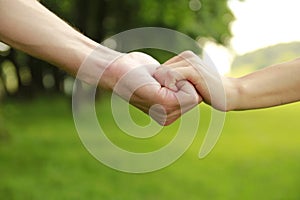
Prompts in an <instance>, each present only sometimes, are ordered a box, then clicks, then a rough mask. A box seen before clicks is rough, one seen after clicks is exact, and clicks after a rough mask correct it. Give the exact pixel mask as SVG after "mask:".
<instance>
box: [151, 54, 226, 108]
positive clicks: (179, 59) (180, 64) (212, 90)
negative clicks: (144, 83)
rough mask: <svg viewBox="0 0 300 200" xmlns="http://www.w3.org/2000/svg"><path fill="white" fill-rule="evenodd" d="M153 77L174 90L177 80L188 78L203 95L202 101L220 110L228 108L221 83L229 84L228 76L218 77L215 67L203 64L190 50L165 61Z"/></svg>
mask: <svg viewBox="0 0 300 200" xmlns="http://www.w3.org/2000/svg"><path fill="white" fill-rule="evenodd" d="M154 77H155V78H156V79H157V80H158V81H159V82H160V84H161V85H163V86H165V87H168V88H170V89H172V90H174V91H176V90H177V84H178V82H179V81H181V80H188V81H190V82H191V83H192V84H193V85H194V87H195V88H196V89H197V91H198V93H199V94H200V95H201V96H202V97H203V100H204V102H206V103H208V104H210V105H212V106H213V107H214V108H216V109H218V110H221V111H226V110H227V109H228V106H227V105H226V91H224V87H223V84H224V85H226V86H227V85H229V84H230V81H229V78H226V77H220V75H219V74H218V72H217V71H216V69H214V68H212V67H210V66H207V65H206V64H204V62H203V61H202V60H201V59H200V58H199V57H198V56H197V55H195V54H194V53H193V52H191V51H185V52H183V53H181V54H179V55H178V56H175V57H173V58H171V59H170V60H168V61H167V62H165V63H164V64H163V67H160V68H158V70H157V71H156V72H155V74H154ZM225 88H227V87H225Z"/></svg>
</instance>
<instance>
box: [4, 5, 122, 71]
mask: <svg viewBox="0 0 300 200" xmlns="http://www.w3.org/2000/svg"><path fill="white" fill-rule="evenodd" d="M0 40H2V41H4V42H5V43H7V44H9V45H11V46H13V47H14V48H17V49H19V50H22V51H24V52H26V53H28V54H30V55H33V56H35V57H37V58H40V59H42V60H45V61H47V62H50V63H52V64H54V65H55V66H58V67H60V68H62V69H64V70H66V71H68V72H69V73H71V74H73V75H75V74H76V72H77V71H78V69H79V67H80V65H81V63H82V62H83V60H84V59H85V58H86V56H88V55H89V54H90V53H91V52H92V51H93V50H94V49H95V48H96V47H98V48H100V47H101V46H100V47H99V44H98V43H96V42H94V41H92V40H91V39H89V38H88V37H86V36H84V35H82V34H80V33H79V32H78V31H76V30H74V29H73V28H72V27H71V26H69V25H68V24H67V23H65V22H64V21H63V20H61V19H60V18H59V17H57V16H56V15H55V14H53V13H52V12H50V11H49V10H48V9H46V8H45V7H44V6H43V5H41V4H40V3H39V2H38V1H36V0H0ZM101 50H102V54H101V53H100V54H99V56H101V55H102V57H101V59H99V65H100V67H105V66H106V65H108V64H109V62H111V60H113V59H115V58H116V57H118V56H120V53H118V52H115V51H113V50H110V49H108V48H105V47H102V49H101Z"/></svg>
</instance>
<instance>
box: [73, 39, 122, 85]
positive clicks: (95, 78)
mask: <svg viewBox="0 0 300 200" xmlns="http://www.w3.org/2000/svg"><path fill="white" fill-rule="evenodd" d="M87 39H88V38H87ZM88 40H89V39H88ZM75 46H76V45H75ZM80 46H81V48H78V47H77V49H78V50H79V54H80V56H79V62H78V63H77V66H76V68H77V70H76V72H79V73H78V75H77V77H78V78H79V79H80V80H83V81H85V82H87V83H89V84H92V85H96V84H97V85H99V86H100V87H102V88H104V89H109V90H110V89H112V88H113V85H114V84H115V82H117V75H116V73H114V72H110V71H111V70H109V68H110V66H111V65H112V63H114V62H115V61H116V60H117V59H118V58H119V57H120V56H122V55H124V54H123V53H120V52H117V51H114V50H112V49H109V48H107V47H105V46H102V45H100V44H98V43H95V42H93V41H83V42H81V45H80Z"/></svg>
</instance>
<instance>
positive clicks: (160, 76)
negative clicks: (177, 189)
mask: <svg viewBox="0 0 300 200" xmlns="http://www.w3.org/2000/svg"><path fill="white" fill-rule="evenodd" d="M153 77H154V78H155V79H156V80H157V81H158V82H159V83H160V84H161V85H162V86H165V87H167V88H169V89H170V90H173V91H175V92H176V91H178V88H177V86H176V82H177V79H178V77H179V74H176V72H174V71H172V69H171V68H169V67H159V68H158V69H157V70H156V72H155V73H154V75H153Z"/></svg>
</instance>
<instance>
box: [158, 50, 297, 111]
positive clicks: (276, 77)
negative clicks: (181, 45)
mask: <svg viewBox="0 0 300 200" xmlns="http://www.w3.org/2000/svg"><path fill="white" fill-rule="evenodd" d="M166 68H167V69H166ZM299 74H300V59H295V60H292V61H289V62H285V63H280V64H276V65H272V66H269V67H266V68H264V69H262V70H258V71H256V72H253V73H250V74H248V75H245V76H243V77H239V78H231V77H225V76H219V75H216V73H214V71H213V70H212V69H211V68H210V67H209V66H206V65H205V64H204V63H203V62H202V61H201V59H200V58H199V57H198V56H197V55H195V54H194V53H193V52H191V51H185V52H183V53H181V54H180V55H178V56H176V57H174V58H172V59H170V60H169V61H167V62H166V63H164V67H161V68H159V69H158V70H157V71H156V73H155V75H154V76H155V77H156V78H157V79H158V80H159V81H160V83H161V84H162V85H165V86H167V87H169V88H171V89H173V90H175V91H176V90H177V89H176V88H175V89H174V85H176V83H177V82H178V81H180V80H185V79H186V80H188V81H190V82H191V83H192V84H193V85H194V86H195V88H196V89H197V91H198V93H199V94H200V95H201V96H202V97H203V100H204V102H206V103H208V104H210V105H212V106H213V107H214V108H216V109H218V110H221V111H232V110H248V109H258V108H267V107H273V106H279V105H283V104H288V103H292V102H297V101H300V76H299ZM162 77H163V78H162ZM217 87H220V88H223V90H224V93H223V94H224V97H225V99H226V103H225V104H223V103H222V101H221V100H222V98H221V97H218V96H216V95H214V94H210V92H209V89H210V88H217Z"/></svg>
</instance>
